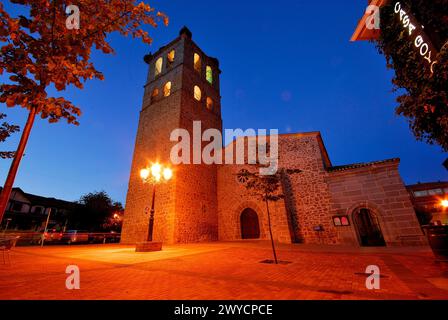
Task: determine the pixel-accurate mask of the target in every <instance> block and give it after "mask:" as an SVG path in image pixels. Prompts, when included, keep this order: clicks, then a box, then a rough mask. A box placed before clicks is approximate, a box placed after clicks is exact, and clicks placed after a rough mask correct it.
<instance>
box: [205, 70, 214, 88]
mask: <svg viewBox="0 0 448 320" xmlns="http://www.w3.org/2000/svg"><path fill="white" fill-rule="evenodd" d="M205 76H206V78H207V81H208V82H210V84H213V70H212V67H210V66H207V68H206V72H205Z"/></svg>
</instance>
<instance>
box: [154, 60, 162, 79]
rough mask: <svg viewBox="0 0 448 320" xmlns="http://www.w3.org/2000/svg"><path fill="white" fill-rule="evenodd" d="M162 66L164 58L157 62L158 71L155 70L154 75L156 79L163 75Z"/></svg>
mask: <svg viewBox="0 0 448 320" xmlns="http://www.w3.org/2000/svg"><path fill="white" fill-rule="evenodd" d="M162 65H163V58H159V59H157V61H156V65H155V67H156V70H155V73H154V75H155V76H156V77H157V76H158V75H159V74H161V73H162Z"/></svg>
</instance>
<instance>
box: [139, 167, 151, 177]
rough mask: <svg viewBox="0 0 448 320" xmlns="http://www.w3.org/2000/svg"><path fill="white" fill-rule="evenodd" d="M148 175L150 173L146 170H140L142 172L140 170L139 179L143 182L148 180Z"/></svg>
mask: <svg viewBox="0 0 448 320" xmlns="http://www.w3.org/2000/svg"><path fill="white" fill-rule="evenodd" d="M149 174H150V172H149V170H148V169H146V168H145V169H142V170H140V177H141V178H142V179H143V180H146V179H148V177H149Z"/></svg>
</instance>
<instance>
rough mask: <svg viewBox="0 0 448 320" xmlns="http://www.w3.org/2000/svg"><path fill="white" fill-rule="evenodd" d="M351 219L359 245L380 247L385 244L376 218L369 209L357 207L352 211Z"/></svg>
mask: <svg viewBox="0 0 448 320" xmlns="http://www.w3.org/2000/svg"><path fill="white" fill-rule="evenodd" d="M353 221H354V222H355V227H356V230H357V232H358V236H359V242H360V244H361V246H363V247H382V246H385V245H386V242H385V241H384V237H383V233H382V232H381V226H380V223H379V221H378V218H377V216H376V215H375V214H374V213H373V212H372V211H371V210H370V209H366V208H360V209H357V210H356V211H355V212H354V213H353Z"/></svg>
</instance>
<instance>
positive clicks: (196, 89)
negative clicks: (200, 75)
mask: <svg viewBox="0 0 448 320" xmlns="http://www.w3.org/2000/svg"><path fill="white" fill-rule="evenodd" d="M194 98H195V99H196V100H198V101H201V98H202V92H201V89H200V88H199V87H198V86H194Z"/></svg>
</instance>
